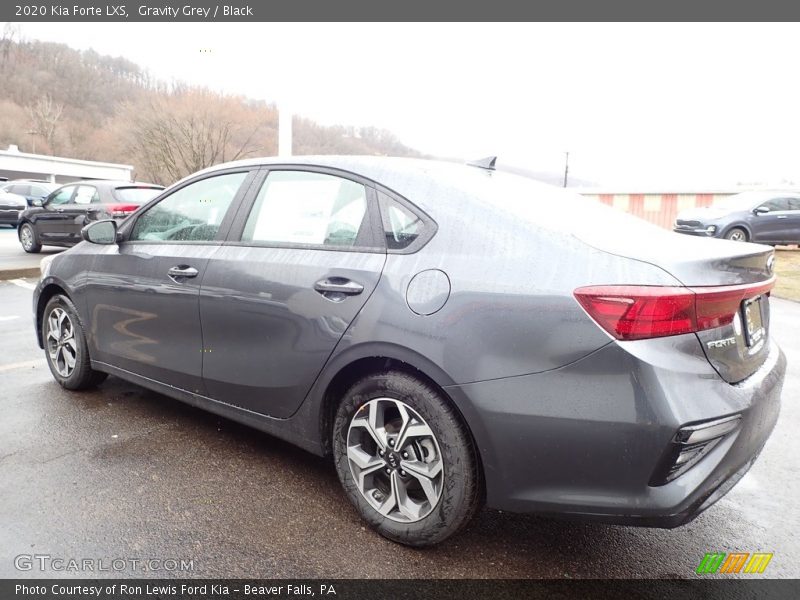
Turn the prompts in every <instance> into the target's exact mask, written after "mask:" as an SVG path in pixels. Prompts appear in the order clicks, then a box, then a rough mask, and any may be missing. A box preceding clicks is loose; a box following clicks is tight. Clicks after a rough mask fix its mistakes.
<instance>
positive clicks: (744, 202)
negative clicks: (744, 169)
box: [711, 192, 772, 210]
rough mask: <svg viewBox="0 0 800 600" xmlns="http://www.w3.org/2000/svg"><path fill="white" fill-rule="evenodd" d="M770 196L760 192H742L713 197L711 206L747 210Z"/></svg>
mask: <svg viewBox="0 0 800 600" xmlns="http://www.w3.org/2000/svg"><path fill="white" fill-rule="evenodd" d="M771 197H772V196H770V195H765V194H764V193H762V192H744V193H742V194H734V195H733V196H725V197H723V198H715V199H714V202H713V203H712V204H711V206H712V207H713V208H721V209H725V210H749V209H751V208H753V207H754V206H755V205H756V204H758V203H759V202H765V201H766V200H769V199H770V198H771Z"/></svg>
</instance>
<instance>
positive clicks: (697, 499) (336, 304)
mask: <svg viewBox="0 0 800 600" xmlns="http://www.w3.org/2000/svg"><path fill="white" fill-rule="evenodd" d="M565 209H567V210H569V212H570V215H571V218H570V220H569V221H565V219H564V218H563V214H564V210H565ZM599 223H601V224H602V225H603V226H602V227H598V226H597V225H598V224H599ZM83 235H84V237H85V239H86V240H87V242H85V243H81V244H79V245H78V246H76V247H74V248H72V249H71V250H69V251H67V252H64V253H63V254H60V255H58V256H55V257H53V258H52V259H46V261H45V262H44V264H43V269H42V279H41V281H40V283H39V285H38V287H37V289H36V291H35V294H34V306H33V308H34V311H35V319H36V333H37V336H38V338H39V343H40V345H41V346H42V348H44V349H45V352H46V356H47V360H48V364H49V365H50V369H51V371H52V373H53V376H54V377H55V379H56V380H57V381H58V382H59V383H60V384H61V385H62V386H64V387H65V388H67V389H75V390H76V389H83V388H86V387H89V386H92V385H96V384H98V383H100V382H101V381H102V380H103V379H104V378H105V377H106V375H107V374H112V375H115V376H118V377H121V378H123V379H126V380H128V381H131V382H134V383H137V384H139V385H142V386H144V387H147V388H150V389H152V390H156V391H158V392H161V393H164V394H166V395H168V396H172V397H174V398H177V399H180V400H183V401H185V402H188V403H190V404H193V405H195V406H200V407H203V408H205V409H207V410H209V411H212V412H214V413H217V414H219V415H222V416H225V417H228V418H231V419H234V420H237V421H241V422H242V423H246V424H248V425H251V426H253V427H256V428H259V429H261V430H263V431H265V432H268V433H270V434H272V435H275V436H278V437H281V438H284V439H286V440H289V441H291V442H293V443H295V444H297V445H299V446H301V447H303V448H305V449H307V450H309V451H310V452H314V453H317V454H320V455H326V454H332V455H333V457H334V460H335V464H336V469H337V471H338V474H339V478H340V480H341V482H342V485H343V487H344V490H345V492H346V494H347V496H348V497H349V499H350V500H351V502H352V503H353V504H354V506H355V507H356V508H357V510H358V511H359V512H360V514H361V515H362V516H363V517H364V519H366V520H367V521H368V522H369V523H370V524H371V525H372V526H373V527H374V528H375V529H377V530H378V531H379V532H380V533H381V534H383V535H385V536H387V537H389V538H390V539H393V540H396V541H399V542H402V543H406V544H411V545H427V544H433V543H436V542H439V541H441V540H443V539H445V538H447V537H448V536H449V535H451V534H453V533H454V532H456V531H457V530H458V529H459V528H461V527H462V526H464V525H465V524H466V523H467V522H468V521H469V520H470V518H471V517H472V515H473V514H474V513H475V511H476V510H477V509H478V507H479V506H480V505H481V504H482V503H483V502H484V501H485V503H487V504H488V505H489V506H491V507H495V508H499V509H504V510H508V511H529V512H539V513H548V514H560V515H572V516H577V517H584V518H591V519H602V520H605V521H609V522H615V523H626V524H640V525H653V526H661V527H673V526H677V525H680V524H682V523H685V522H686V521H688V520H690V519H691V518H692V517H694V516H695V515H696V514H698V513H699V512H700V511H702V510H703V509H705V508H706V507H708V506H709V505H710V504H712V503H713V502H714V501H716V500H717V499H718V498H719V497H721V496H722V495H723V494H724V493H725V492H726V491H727V490H728V489H729V488H730V487H731V486H732V485H733V484H734V483H735V482H736V481H737V480H738V479H739V478H740V477H741V476H742V475H743V474H744V472H745V471H746V470H747V469H748V467H749V466H750V465H751V464H752V462H753V460H754V459H755V457H756V455H757V454H758V453H759V451H760V449H761V447H762V446H763V445H764V443H765V442H766V440H767V438H768V436H769V434H770V432H771V431H772V428H773V426H774V424H775V422H776V419H777V417H778V410H779V397H780V392H781V387H782V384H783V377H784V372H785V358H784V356H783V354H782V352H781V351H780V350H779V349H778V347H777V346H776V345H775V344H774V343H773V341H772V340H771V336H770V332H769V322H770V310H769V294H770V289H771V288H772V286H773V283H774V276H773V274H772V261H773V252H772V249H771V248H768V247H765V246H759V245H754V244H735V243H732V242H725V241H722V242H719V241H711V240H706V239H700V238H693V237H688V236H679V235H675V234H674V233H671V232H668V231H664V230H661V229H659V228H656V227H654V226H651V225H648V224H646V223H644V222H642V221H639V220H637V219H635V218H633V217H629V216H628V215H625V214H622V213H619V212H618V211H615V210H613V209H610V208H607V207H604V206H602V205H601V204H599V203H596V202H592V201H589V200H585V199H583V198H581V197H579V196H575V195H572V194H569V193H566V192H564V191H562V190H559V189H557V188H552V187H549V186H546V185H542V184H537V183H535V182H532V181H530V180H527V179H523V178H520V177H516V176H513V175H509V174H505V173H499V172H496V171H493V170H490V169H486V168H479V167H477V166H461V165H455V164H449V163H437V162H429V161H417V160H407V159H385V158H356V157H317V158H315V157H304V158H295V159H291V160H288V161H281V160H279V159H261V160H252V161H245V162H239V163H232V164H227V165H222V166H219V167H215V168H213V169H210V170H206V171H202V172H200V173H198V174H196V175H193V176H191V177H189V178H187V179H185V180H183V181H181V182H179V183H177V184H175V185H174V186H172V187H171V188H169V189H168V190H166V191H165V192H164V193H163V194H161V195H160V196H159V197H158V198H156V199H155V200H153V201H151V202H150V203H149V204H147V205H146V206H144V207H142V209H141V210H139V211H137V212H136V213H135V214H134V215H132V216H131V217H129V218H128V219H126V220H125V221H124V222H123V223H122V224H121V225H120V226H119V228H117V224H116V223H115V222H113V221H100V222H96V223H93V224H91V225H89V226H88V227H86V228H85V229H84V231H83ZM298 501H302V499H301V498H298Z"/></svg>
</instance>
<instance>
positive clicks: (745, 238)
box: [674, 192, 800, 246]
mask: <svg viewBox="0 0 800 600" xmlns="http://www.w3.org/2000/svg"><path fill="white" fill-rule="evenodd" d="M674 230H675V231H676V232H678V233H688V234H690V235H699V236H703V237H716V238H725V239H728V240H733V241H736V242H758V243H760V244H771V245H773V246H774V245H776V244H798V243H800V193H798V192H744V193H741V194H735V195H733V196H728V197H725V198H721V199H718V200H716V201H715V202H714V204H713V205H712V206H710V207H707V208H693V209H690V210H686V211H683V212H681V213H680V214H678V218H677V219H676V220H675V228H674Z"/></svg>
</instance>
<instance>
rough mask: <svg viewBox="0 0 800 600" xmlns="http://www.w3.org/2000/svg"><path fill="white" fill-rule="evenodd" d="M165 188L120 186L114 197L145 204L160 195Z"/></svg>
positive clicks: (116, 189) (121, 200) (127, 201)
mask: <svg viewBox="0 0 800 600" xmlns="http://www.w3.org/2000/svg"><path fill="white" fill-rule="evenodd" d="M163 189H164V188H159V187H118V188H115V189H114V197H115V198H116V199H117V200H119V201H120V202H126V203H130V204H144V203H145V202H149V201H150V200H152V199H153V198H155V197H156V196H158V195H159V194H160V193H161V191H162V190H163Z"/></svg>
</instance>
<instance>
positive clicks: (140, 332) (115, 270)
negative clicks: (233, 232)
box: [86, 168, 255, 394]
mask: <svg viewBox="0 0 800 600" xmlns="http://www.w3.org/2000/svg"><path fill="white" fill-rule="evenodd" d="M254 174H255V172H252V173H251V169H246V168H245V169H240V170H231V171H225V172H220V173H215V174H213V175H207V176H204V177H201V178H198V179H194V180H190V181H188V182H187V183H185V184H183V185H181V187H179V188H176V189H175V190H174V191H172V192H171V193H170V194H168V195H167V196H164V197H163V198H160V199H159V200H158V201H156V202H155V203H154V204H152V205H149V206H146V207H145V208H143V209H142V212H141V213H139V214H138V215H137V216H136V217H135V218H134V219H133V220H131V221H128V222H126V223H125V224H124V226H123V227H122V228H121V229H120V237H121V241H120V242H119V243H118V244H117V245H110V246H106V247H104V250H103V251H100V252H99V253H97V254H96V255H95V256H94V258H93V265H92V269H91V273H90V275H89V278H88V280H87V284H86V298H87V311H88V312H87V314H88V315H89V323H88V329H89V340H90V351H91V353H92V357H93V358H94V359H95V360H98V361H100V362H103V363H106V364H109V365H112V366H115V367H117V368H120V369H124V370H126V371H130V372H133V373H136V374H138V375H141V376H143V377H146V378H148V379H152V380H155V381H158V382H160V383H163V384H167V385H170V386H173V387H176V388H179V389H183V390H188V391H190V392H194V393H198V394H202V393H203V384H202V378H201V367H202V349H203V345H202V332H201V329H200V317H199V313H198V295H199V290H200V281H201V280H202V277H203V273H204V272H205V270H206V265H207V264H208V260H209V258H211V257H212V256H213V255H214V253H215V252H216V251H217V250H218V249H219V247H220V244H221V243H222V240H223V239H224V237H225V234H226V233H227V230H228V228H229V227H230V223H231V219H232V216H233V214H234V212H235V209H236V207H237V205H238V202H239V201H240V199H241V197H242V195H243V194H244V192H245V191H246V189H247V187H248V186H249V184H250V182H251V181H252V178H253V176H254Z"/></svg>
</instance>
